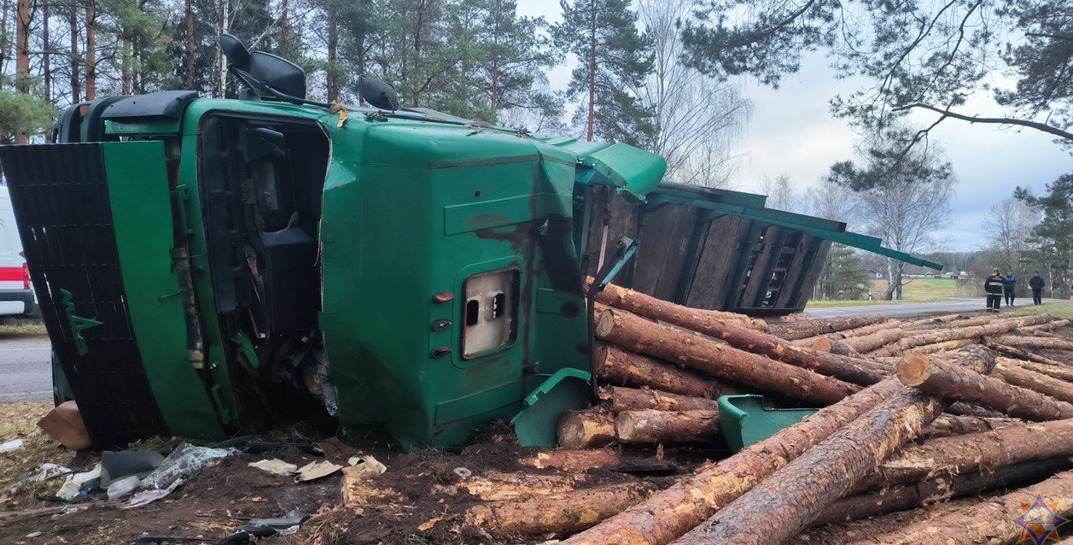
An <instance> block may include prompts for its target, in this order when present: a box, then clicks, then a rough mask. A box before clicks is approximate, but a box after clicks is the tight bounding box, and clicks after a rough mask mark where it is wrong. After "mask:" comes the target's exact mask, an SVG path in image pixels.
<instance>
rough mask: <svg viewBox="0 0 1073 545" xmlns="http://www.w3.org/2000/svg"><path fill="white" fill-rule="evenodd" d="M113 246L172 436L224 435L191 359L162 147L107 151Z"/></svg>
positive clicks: (129, 145) (108, 146) (120, 146)
mask: <svg viewBox="0 0 1073 545" xmlns="http://www.w3.org/2000/svg"><path fill="white" fill-rule="evenodd" d="M102 147H103V150H104V161H105V168H106V170H107V173H108V197H109V200H110V203H111V207H112V217H113V221H114V225H115V238H116V248H117V250H118V252H119V262H120V263H121V265H122V276H123V286H124V289H125V291H126V294H127V305H128V307H129V309H130V316H131V326H132V327H133V329H134V334H135V337H136V339H137V341H138V351H139V353H140V354H141V358H142V361H143V362H144V365H145V373H146V376H147V377H148V379H149V384H150V386H151V388H152V390H153V395H154V397H155V398H156V402H157V405H158V406H159V407H160V412H161V414H162V415H163V417H164V420H165V422H167V424H168V428H169V429H170V430H171V432H172V433H174V434H175V435H180V436H184V437H196V438H205V439H214V438H219V437H221V436H222V435H223V430H222V429H221V427H220V425H219V422H218V420H217V418H216V414H215V411H214V410H213V405H212V402H211V401H210V400H209V396H208V395H207V393H206V389H205V384H204V383H203V382H202V381H201V379H200V378H199V377H198V374H197V371H196V370H195V369H194V368H193V366H192V365H191V363H190V362H189V361H188V360H187V357H186V355H187V339H186V321H185V315H184V313H183V308H182V299H181V298H180V297H179V295H178V294H179V282H178V280H177V278H176V276H175V274H174V273H173V272H172V262H171V255H170V250H171V248H172V246H173V230H172V229H173V226H172V207H171V192H170V189H169V187H168V176H167V170H166V163H165V156H164V144H163V143H162V142H159V141H152V142H150V141H145V142H110V143H105V144H103V145H102Z"/></svg>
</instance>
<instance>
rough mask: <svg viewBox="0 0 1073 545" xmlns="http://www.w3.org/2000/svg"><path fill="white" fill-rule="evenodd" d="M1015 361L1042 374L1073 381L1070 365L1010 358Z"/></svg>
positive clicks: (1018, 364) (1072, 370)
mask: <svg viewBox="0 0 1073 545" xmlns="http://www.w3.org/2000/svg"><path fill="white" fill-rule="evenodd" d="M1010 361H1011V362H1015V363H1016V364H1017V366H1018V367H1021V368H1023V369H1028V370H1029V371H1034V372H1036V373H1039V374H1041V375H1047V376H1049V377H1054V378H1056V379H1059V380H1064V381H1066V382H1069V383H1073V369H1070V368H1068V367H1061V366H1057V365H1047V364H1045V363H1036V362H1032V361H1021V360H1010Z"/></svg>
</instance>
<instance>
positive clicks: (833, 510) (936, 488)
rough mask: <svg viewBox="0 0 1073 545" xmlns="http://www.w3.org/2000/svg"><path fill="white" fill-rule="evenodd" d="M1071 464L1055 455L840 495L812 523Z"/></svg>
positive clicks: (1017, 482)
mask: <svg viewBox="0 0 1073 545" xmlns="http://www.w3.org/2000/svg"><path fill="white" fill-rule="evenodd" d="M1069 466H1070V462H1069V459H1068V458H1052V459H1049V460H1040V461H1032V462H1022V463H1020V464H1013V465H1010V466H1006V467H1000V468H998V469H996V470H993V471H991V470H989V471H984V472H977V473H965V474H961V475H943V476H941V477H938V478H934V479H928V480H926V481H920V482H917V483H910V484H900V485H896V486H890V487H886V488H882V489H879V490H875V491H871V492H868V493H865V494H859V495H856V496H847V497H845V498H842V499H839V500H837V501H835V502H834V503H832V504H831V505H829V506H827V509H825V510H824V512H823V514H821V515H820V516H819V517H818V518H817V519H816V520H815V521H814V522H813V524H812V525H813V526H820V525H824V524H834V523H839V522H847V521H851V520H857V519H862V518H865V517H872V516H875V515H882V514H885V513H891V512H894V511H902V510H905V509H912V508H914V507H919V506H921V505H926V504H929V503H936V502H940V501H945V500H948V499H950V498H956V497H960V496H966V495H969V494H977V493H979V492H982V491H984V490H990V489H993V488H999V487H1009V486H1022V485H1025V484H1029V483H1033V482H1036V481H1039V480H1041V479H1044V478H1046V477H1050V476H1051V475H1053V474H1054V473H1056V472H1058V471H1064V470H1066V469H1069Z"/></svg>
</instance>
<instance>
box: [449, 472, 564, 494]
mask: <svg viewBox="0 0 1073 545" xmlns="http://www.w3.org/2000/svg"><path fill="white" fill-rule="evenodd" d="M584 482H585V474H584V473H578V474H573V475H560V474H551V475H534V474H528V473H503V472H498V471H491V472H488V473H486V474H483V475H472V476H470V477H467V478H465V479H460V480H459V481H458V482H457V483H454V484H452V485H450V488H451V489H453V490H457V491H464V492H466V493H467V494H469V495H470V496H473V497H475V498H479V499H481V500H484V501H516V500H523V499H527V498H531V497H534V496H549V495H552V494H563V493H566V492H570V491H571V490H574V489H576V488H577V487H578V485H580V484H583V483H584Z"/></svg>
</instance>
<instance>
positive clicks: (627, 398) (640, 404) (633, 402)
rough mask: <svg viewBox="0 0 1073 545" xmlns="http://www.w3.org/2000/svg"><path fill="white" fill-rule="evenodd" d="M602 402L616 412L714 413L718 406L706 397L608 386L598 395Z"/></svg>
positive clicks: (601, 389)
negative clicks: (648, 410) (646, 410)
mask: <svg viewBox="0 0 1073 545" xmlns="http://www.w3.org/2000/svg"><path fill="white" fill-rule="evenodd" d="M598 396H599V398H600V399H601V400H602V401H606V402H608V403H609V404H610V405H611V410H612V411H614V412H616V413H617V412H621V411H638V410H645V409H652V410H656V411H697V410H700V411H714V410H716V409H717V404H716V402H715V400H714V399H708V398H706V397H693V396H684V395H681V394H672V393H670V392H661V391H659V390H652V389H649V388H623V387H621V386H608V387H603V388H600V391H599V393H598Z"/></svg>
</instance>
